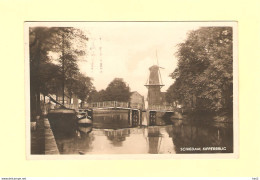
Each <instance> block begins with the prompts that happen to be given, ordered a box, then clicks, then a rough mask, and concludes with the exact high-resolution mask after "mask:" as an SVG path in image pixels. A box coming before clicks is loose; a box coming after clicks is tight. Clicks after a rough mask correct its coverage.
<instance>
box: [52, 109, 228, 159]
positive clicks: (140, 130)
mask: <svg viewBox="0 0 260 180" xmlns="http://www.w3.org/2000/svg"><path fill="white" fill-rule="evenodd" d="M141 117H142V121H141V122H139V123H138V124H136V123H133V122H131V121H130V119H129V114H128V113H127V112H124V111H122V112H114V113H104V112H102V113H96V114H95V113H94V117H93V123H92V125H88V126H82V125H77V127H76V128H75V129H73V130H72V131H71V133H64V132H62V130H57V129H53V133H54V136H55V140H56V143H57V146H58V149H59V151H60V154H183V153H189V154H191V153H232V152H233V125H232V123H218V124H216V123H198V122H197V123H195V122H192V121H189V120H188V119H187V120H178V119H172V118H170V117H156V120H155V121H154V122H153V123H151V122H148V121H149V120H148V119H149V118H148V115H147V113H146V112H143V113H142V116H141Z"/></svg>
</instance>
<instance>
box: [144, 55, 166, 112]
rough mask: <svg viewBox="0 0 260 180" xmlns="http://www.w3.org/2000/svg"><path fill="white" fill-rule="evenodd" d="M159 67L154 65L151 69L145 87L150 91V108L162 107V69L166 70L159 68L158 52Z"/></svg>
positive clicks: (148, 98)
mask: <svg viewBox="0 0 260 180" xmlns="http://www.w3.org/2000/svg"><path fill="white" fill-rule="evenodd" d="M156 59H157V65H153V66H151V67H150V68H149V70H150V75H149V78H148V79H147V82H146V84H145V86H146V87H147V89H148V97H147V100H148V108H149V106H151V105H160V104H161V88H162V87H163V86H164V84H163V82H162V76H161V72H160V69H164V68H163V67H160V66H159V61H158V56H157V51H156Z"/></svg>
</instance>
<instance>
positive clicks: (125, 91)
mask: <svg viewBox="0 0 260 180" xmlns="http://www.w3.org/2000/svg"><path fill="white" fill-rule="evenodd" d="M130 96H131V93H130V88H129V87H128V86H127V85H126V83H125V82H124V81H123V79H121V78H115V79H114V80H113V81H112V82H110V83H109V85H108V86H107V88H106V89H105V90H104V89H102V90H100V91H96V90H93V91H92V92H91V93H90V97H89V102H101V101H121V102H128V101H129V100H130Z"/></svg>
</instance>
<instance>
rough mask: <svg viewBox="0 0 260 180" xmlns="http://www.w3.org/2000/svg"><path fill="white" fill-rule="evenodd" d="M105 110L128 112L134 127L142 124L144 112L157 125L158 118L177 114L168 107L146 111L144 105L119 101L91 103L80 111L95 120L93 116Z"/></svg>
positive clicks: (150, 108)
mask: <svg viewBox="0 0 260 180" xmlns="http://www.w3.org/2000/svg"><path fill="white" fill-rule="evenodd" d="M103 110H111V111H109V112H113V111H114V110H127V111H128V116H129V119H130V121H131V123H132V124H133V125H139V124H141V119H142V112H144V111H146V112H147V113H148V115H149V122H151V124H153V122H154V123H155V121H156V118H157V117H159V116H162V115H164V114H166V113H170V114H171V113H173V112H175V108H174V107H172V106H167V105H150V106H149V107H148V108H147V109H145V107H144V104H141V103H130V102H119V101H103V102H91V103H88V104H86V106H85V108H82V109H79V113H86V114H88V117H89V118H91V119H93V114H99V113H103V112H102V111H103Z"/></svg>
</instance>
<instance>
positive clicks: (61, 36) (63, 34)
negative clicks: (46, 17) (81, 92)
mask: <svg viewBox="0 0 260 180" xmlns="http://www.w3.org/2000/svg"><path fill="white" fill-rule="evenodd" d="M53 29H54V31H55V33H54V36H53V40H55V42H56V43H55V44H54V46H53V49H52V51H53V52H56V53H58V54H59V59H58V61H59V66H60V71H61V73H62V79H61V82H62V89H63V98H62V102H63V104H64V96H65V91H64V89H65V88H67V90H68V92H69V96H70V97H71V96H72V93H73V92H72V89H73V88H74V87H75V82H76V81H75V78H76V77H75V76H76V74H77V72H78V71H79V68H78V64H77V61H78V60H79V58H80V57H81V56H83V55H85V54H86V41H88V38H87V37H86V35H85V34H84V32H82V31H81V30H80V29H76V28H73V27H55V28H53ZM65 84H66V86H65Z"/></svg>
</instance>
